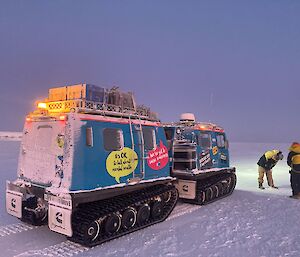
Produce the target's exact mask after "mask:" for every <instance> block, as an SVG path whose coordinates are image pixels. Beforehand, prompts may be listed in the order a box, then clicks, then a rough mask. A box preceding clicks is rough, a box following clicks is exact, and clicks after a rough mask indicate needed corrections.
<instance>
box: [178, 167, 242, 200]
mask: <svg viewBox="0 0 300 257" xmlns="http://www.w3.org/2000/svg"><path fill="white" fill-rule="evenodd" d="M229 179H230V182H229V185H227V187H226V186H224V185H223V186H222V188H220V183H222V181H226V180H229ZM235 186H236V175H235V173H234V172H228V173H222V174H220V175H217V176H212V177H209V178H207V179H199V180H197V188H196V198H195V199H192V200H191V199H182V200H183V201H184V202H187V203H192V204H198V205H206V204H209V203H212V202H215V201H217V200H220V199H222V198H224V197H227V196H229V195H231V194H232V192H233V190H234V188H235ZM216 187H217V188H218V189H216ZM216 191H218V196H217V197H212V198H211V199H209V200H207V197H206V195H207V194H209V193H210V192H216Z"/></svg>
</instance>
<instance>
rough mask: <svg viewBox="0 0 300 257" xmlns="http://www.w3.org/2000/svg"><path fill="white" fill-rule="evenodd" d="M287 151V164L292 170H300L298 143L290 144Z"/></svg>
mask: <svg viewBox="0 0 300 257" xmlns="http://www.w3.org/2000/svg"><path fill="white" fill-rule="evenodd" d="M289 151H290V152H289V155H288V157H287V165H289V166H290V167H291V168H292V170H293V171H295V172H300V144H299V143H293V144H292V145H291V146H290V148H289Z"/></svg>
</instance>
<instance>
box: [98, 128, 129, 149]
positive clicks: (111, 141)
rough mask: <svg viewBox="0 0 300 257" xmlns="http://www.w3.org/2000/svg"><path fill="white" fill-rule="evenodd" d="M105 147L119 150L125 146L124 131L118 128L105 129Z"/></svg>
mask: <svg viewBox="0 0 300 257" xmlns="http://www.w3.org/2000/svg"><path fill="white" fill-rule="evenodd" d="M103 142H104V149H105V150H106V151H118V150H121V149H123V147H124V137H123V131H122V130H121V129H116V128H105V129H104V130H103Z"/></svg>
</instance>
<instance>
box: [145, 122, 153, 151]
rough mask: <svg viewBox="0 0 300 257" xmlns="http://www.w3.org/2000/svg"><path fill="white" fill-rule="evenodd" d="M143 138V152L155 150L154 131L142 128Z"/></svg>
mask: <svg viewBox="0 0 300 257" xmlns="http://www.w3.org/2000/svg"><path fill="white" fill-rule="evenodd" d="M143 137H144V145H145V150H153V149H154V148H156V137H155V130H154V129H153V128H149V127H143Z"/></svg>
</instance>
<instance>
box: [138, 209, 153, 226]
mask: <svg viewBox="0 0 300 257" xmlns="http://www.w3.org/2000/svg"><path fill="white" fill-rule="evenodd" d="M149 218H150V206H149V205H148V204H143V205H142V206H141V207H140V208H139V210H138V213H137V223H138V224H139V225H143V224H144V223H145V222H146V221H147V220H148V219H149Z"/></svg>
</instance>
